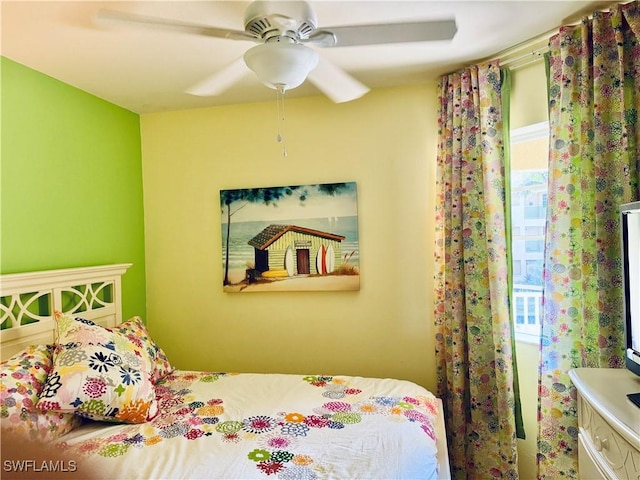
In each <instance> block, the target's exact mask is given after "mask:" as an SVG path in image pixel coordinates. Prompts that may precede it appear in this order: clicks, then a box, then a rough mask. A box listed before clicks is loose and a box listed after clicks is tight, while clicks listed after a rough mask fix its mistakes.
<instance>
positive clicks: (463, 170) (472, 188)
mask: <svg viewBox="0 0 640 480" xmlns="http://www.w3.org/2000/svg"><path fill="white" fill-rule="evenodd" d="M438 95H439V106H438V131H439V132H438V134H439V141H438V159H437V180H436V182H437V193H436V242H435V243H436V245H435V262H436V274H435V290H436V300H435V328H436V362H437V367H436V368H437V378H438V395H439V396H440V397H441V398H442V399H443V402H444V406H445V419H446V423H447V433H448V442H449V452H450V462H451V470H452V475H453V478H456V479H467V478H469V479H476V478H477V479H483V480H484V479H486V478H514V479H515V478H518V465H517V451H516V421H515V414H514V409H515V399H514V387H513V385H514V368H513V362H514V350H513V342H512V338H513V337H512V329H511V320H510V311H509V282H508V278H509V272H508V264H507V255H508V251H507V235H506V233H507V230H506V221H507V219H506V214H505V211H506V209H505V170H504V150H503V118H502V108H501V101H502V99H501V77H500V67H499V64H498V63H497V62H490V63H487V64H483V65H479V66H472V67H469V68H465V69H464V70H462V71H460V72H457V73H454V74H451V75H447V76H444V77H442V79H441V80H440V83H439V94H438Z"/></svg>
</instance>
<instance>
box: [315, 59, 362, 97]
mask: <svg viewBox="0 0 640 480" xmlns="http://www.w3.org/2000/svg"><path fill="white" fill-rule="evenodd" d="M307 78H308V79H309V81H310V82H311V83H313V84H314V85H315V86H316V87H318V89H319V90H320V91H321V92H322V93H324V94H325V95H326V96H327V97H329V98H330V99H331V100H333V101H334V102H335V103H342V102H349V101H351V100H355V99H357V98H360V97H361V96H363V95H364V94H365V93H367V92H368V91H369V87H367V86H366V85H364V84H363V83H360V82H359V81H358V80H356V79H355V78H353V77H352V76H351V75H349V74H348V73H347V72H345V71H344V70H342V69H340V68H338V67H336V66H335V65H334V64H333V63H331V62H329V61H328V60H327V59H325V58H322V57H320V58H319V60H318V66H317V67H316V68H314V69H313V70H311V72H309V76H308V77H307Z"/></svg>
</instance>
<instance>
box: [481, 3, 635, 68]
mask: <svg viewBox="0 0 640 480" xmlns="http://www.w3.org/2000/svg"><path fill="white" fill-rule="evenodd" d="M624 3H625V2H619V1H618V2H610V1H607V2H602V1H601V2H596V5H592V6H591V7H587V8H588V9H589V13H588V14H587V13H585V12H584V11H582V12H576V13H575V14H574V15H573V16H572V17H571V18H568V19H565V20H564V21H563V26H566V25H573V24H579V23H580V22H581V21H582V19H583V18H585V17H589V18H591V16H592V14H593V12H594V11H597V10H599V11H602V10H608V9H610V8H611V7H613V6H614V5H618V4H624ZM560 28H561V27H560V26H559V27H556V28H554V29H553V30H549V31H548V32H545V33H543V34H542V35H538V36H537V37H534V38H531V39H529V40H526V41H524V42H522V43H519V44H517V45H514V46H513V47H510V48H508V49H506V50H503V51H502V52H499V53H497V54H496V55H493V56H492V57H490V58H489V59H487V60H499V61H500V66H501V67H508V68H509V69H511V70H514V69H516V68H520V67H524V66H525V65H530V64H532V63H535V62H539V61H541V60H543V59H544V54H545V53H547V52H548V51H549V39H550V38H551V37H552V36H553V35H555V34H556V33H557V32H558V30H559V29H560Z"/></svg>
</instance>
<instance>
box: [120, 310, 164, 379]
mask: <svg viewBox="0 0 640 480" xmlns="http://www.w3.org/2000/svg"><path fill="white" fill-rule="evenodd" d="M113 330H115V331H117V332H120V333H122V334H124V335H126V336H127V338H128V339H129V340H130V341H131V342H133V343H135V344H136V345H138V346H139V347H142V348H144V349H145V350H146V351H147V354H148V355H149V356H150V357H152V358H154V362H153V363H154V368H153V378H152V381H153V383H154V384H155V383H158V381H160V380H161V379H163V378H164V377H166V376H167V375H169V374H170V373H173V370H174V368H173V367H172V366H171V364H170V363H169V360H168V359H167V356H166V355H165V353H164V350H162V348H160V346H159V345H158V344H157V343H156V342H154V341H153V339H152V338H151V335H150V334H149V330H147V327H146V326H145V324H144V323H143V322H142V318H140V317H132V318H130V319H129V320H127V321H126V322H124V323H122V324H120V325H118V326H117V327H115V328H114V329H113Z"/></svg>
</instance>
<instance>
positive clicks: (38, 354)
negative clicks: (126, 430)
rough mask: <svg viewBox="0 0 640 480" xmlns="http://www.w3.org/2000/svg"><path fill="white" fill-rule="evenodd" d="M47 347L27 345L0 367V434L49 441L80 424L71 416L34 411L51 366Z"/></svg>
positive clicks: (50, 350) (49, 350) (50, 354)
mask: <svg viewBox="0 0 640 480" xmlns="http://www.w3.org/2000/svg"><path fill="white" fill-rule="evenodd" d="M52 352H53V346H51V345H31V346H29V347H27V348H26V349H25V350H23V351H22V352H20V353H17V354H16V355H14V356H13V357H11V358H10V359H8V360H6V361H4V362H2V364H0V424H1V426H2V430H3V432H10V433H12V434H16V435H21V436H24V437H27V438H29V439H30V440H41V441H52V440H54V439H56V438H59V437H61V436H62V435H64V434H65V433H68V432H70V431H71V430H72V429H73V428H74V427H76V426H77V425H79V424H80V423H81V421H82V420H81V419H80V418H79V417H77V416H75V415H73V414H71V413H59V412H45V411H40V410H37V409H36V403H37V402H38V395H39V394H40V392H41V391H42V387H43V385H44V382H45V380H46V379H47V374H48V373H49V371H50V370H51V366H52V363H53V362H52Z"/></svg>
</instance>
